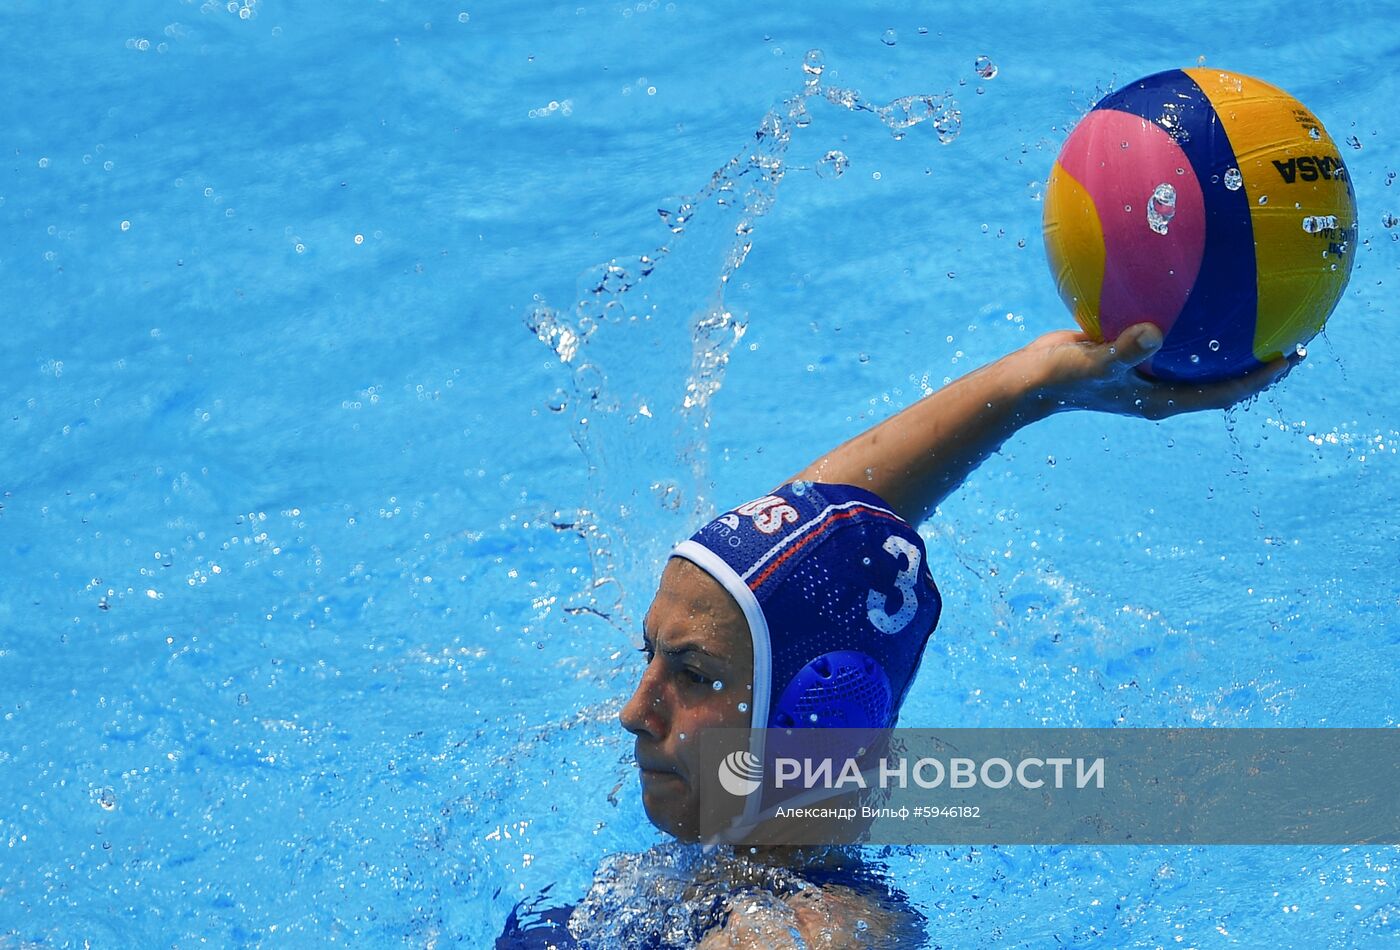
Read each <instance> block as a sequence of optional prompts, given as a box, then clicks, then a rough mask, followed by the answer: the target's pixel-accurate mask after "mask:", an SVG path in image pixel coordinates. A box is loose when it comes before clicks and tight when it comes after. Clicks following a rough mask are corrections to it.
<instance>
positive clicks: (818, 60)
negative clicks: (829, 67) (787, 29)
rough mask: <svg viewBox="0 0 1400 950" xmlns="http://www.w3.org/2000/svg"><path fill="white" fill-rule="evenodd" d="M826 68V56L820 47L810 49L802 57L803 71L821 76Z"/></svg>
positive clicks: (810, 74)
mask: <svg viewBox="0 0 1400 950" xmlns="http://www.w3.org/2000/svg"><path fill="white" fill-rule="evenodd" d="M824 69H826V56H825V55H824V54H823V53H822V51H821V50H819V49H809V50H808V51H807V55H806V56H804V57H802V71H803V72H804V73H806V74H807V75H809V76H820V75H821V74H822V71H823V70H824Z"/></svg>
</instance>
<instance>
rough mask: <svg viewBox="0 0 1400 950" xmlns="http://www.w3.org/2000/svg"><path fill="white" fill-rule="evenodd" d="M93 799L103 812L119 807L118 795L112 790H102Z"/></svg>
mask: <svg viewBox="0 0 1400 950" xmlns="http://www.w3.org/2000/svg"><path fill="white" fill-rule="evenodd" d="M93 798H94V800H95V801H96V802H97V804H98V806H99V807H101V808H102V810H103V811H112V810H113V809H114V808H116V807H117V793H116V792H114V791H112V790H111V789H110V788H104V789H100V790H99V791H98V792H97V794H96V795H94V796H93Z"/></svg>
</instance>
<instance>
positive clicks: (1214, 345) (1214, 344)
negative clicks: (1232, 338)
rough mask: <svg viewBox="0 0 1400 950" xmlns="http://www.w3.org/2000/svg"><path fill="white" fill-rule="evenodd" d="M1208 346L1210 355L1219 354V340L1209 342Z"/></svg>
mask: <svg viewBox="0 0 1400 950" xmlns="http://www.w3.org/2000/svg"><path fill="white" fill-rule="evenodd" d="M1208 345H1209V346H1210V351H1211V352H1212V353H1219V352H1220V341H1219V340H1211V341H1210V343H1209V344H1208Z"/></svg>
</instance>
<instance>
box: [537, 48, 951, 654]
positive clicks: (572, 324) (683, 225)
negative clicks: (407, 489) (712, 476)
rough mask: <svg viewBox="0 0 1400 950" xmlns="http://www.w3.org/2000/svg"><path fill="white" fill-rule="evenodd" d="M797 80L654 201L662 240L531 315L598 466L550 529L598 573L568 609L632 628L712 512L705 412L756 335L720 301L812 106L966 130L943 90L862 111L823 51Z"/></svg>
mask: <svg viewBox="0 0 1400 950" xmlns="http://www.w3.org/2000/svg"><path fill="white" fill-rule="evenodd" d="M802 72H803V84H802V87H801V88H800V89H799V90H798V91H797V92H796V93H795V94H793V95H791V96H789V97H788V98H787V99H786V100H784V101H783V102H782V103H781V105H780V106H779V107H777V108H775V109H774V110H773V111H771V112H769V113H768V114H767V115H765V116H764V117H763V119H762V121H761V122H760V123H759V125H758V127H757V128H756V129H755V130H754V132H753V136H752V139H751V141H750V142H749V143H748V146H747V147H746V148H744V149H743V150H742V151H740V152H738V153H737V154H735V155H734V156H733V157H731V158H730V159H729V160H728V161H727V162H725V163H724V164H722V165H721V166H720V167H719V168H717V169H715V170H714V172H713V173H712V174H711V175H710V177H709V179H708V181H707V182H706V183H705V184H704V185H703V187H701V188H700V189H699V190H698V191H696V192H694V193H692V194H688V195H683V196H679V197H675V198H671V199H668V200H666V201H663V202H661V203H660V204H659V206H658V208H657V216H658V217H659V218H660V220H661V223H662V225H663V228H664V233H665V243H663V244H661V245H660V246H658V247H656V248H655V249H654V250H652V251H651V252H649V253H647V254H642V255H639V256H637V257H635V258H626V259H624V258H616V259H614V260H611V261H607V262H605V263H602V264H599V265H596V266H595V267H592V268H590V269H589V270H588V271H586V272H585V273H584V274H583V275H582V276H581V277H580V279H579V281H578V285H577V286H578V292H577V294H576V297H575V302H574V305H573V307H572V308H569V309H565V308H555V307H552V306H550V305H549V304H548V303H547V302H546V301H545V300H544V299H543V298H540V297H538V296H537V297H536V300H535V305H534V306H533V307H532V308H531V309H530V311H529V312H528V313H527V314H526V317H525V325H526V328H527V329H528V330H529V331H530V333H531V334H532V335H534V336H535V337H536V338H537V339H539V340H540V341H541V342H542V343H544V344H545V346H547V347H548V348H549V349H550V350H551V351H552V352H553V354H554V356H555V357H556V358H557V360H558V362H559V364H560V367H561V369H563V370H564V371H565V372H566V373H567V374H568V377H569V378H568V382H567V384H566V385H565V386H564V387H562V390H563V391H562V392H560V393H556V394H555V396H554V397H553V398H551V399H550V400H549V401H548V408H549V409H550V410H551V412H552V413H557V414H558V415H560V416H563V417H565V418H569V419H570V420H571V428H570V435H571V437H572V438H573V441H574V443H575V444H576V445H577V447H578V449H579V451H580V452H581V453H582V454H583V456H584V459H585V460H586V462H587V465H588V475H589V485H590V494H591V497H590V499H589V500H588V501H587V502H586V503H585V504H583V505H581V506H580V507H579V508H578V509H576V510H574V511H563V512H556V513H555V514H554V516H553V517H552V518H551V519H550V521H551V523H553V524H555V525H556V530H558V531H560V532H561V533H564V534H566V535H568V536H569V537H571V538H572V539H574V540H575V541H576V542H578V543H581V544H582V545H583V546H584V548H585V550H586V551H587V558H588V563H589V573H590V577H589V578H588V579H587V580H586V583H585V585H584V586H583V587H582V588H581V589H580V590H578V591H576V592H575V593H574V594H573V595H572V596H571V598H570V600H569V602H568V603H567V604H566V605H564V606H563V608H562V609H563V610H564V611H565V612H566V613H569V614H571V615H576V616H579V615H588V616H596V617H599V618H602V619H604V620H606V621H607V622H609V623H611V624H613V625H614V626H616V627H617V628H619V629H620V630H625V631H628V632H630V631H631V629H632V628H633V627H634V626H635V623H634V620H633V617H632V613H633V610H632V608H640V607H641V606H642V605H641V604H630V603H629V602H628V601H629V590H630V589H631V587H632V586H633V585H632V583H631V580H632V579H633V578H634V577H635V580H636V582H637V585H638V586H639V587H640V586H643V585H645V586H647V587H648V588H649V585H650V584H651V583H653V582H654V576H652V571H653V569H654V568H655V567H656V566H657V565H659V564H660V563H662V562H663V560H664V556H665V545H666V543H667V541H668V540H669V539H672V538H674V537H681V536H683V535H684V534H685V533H687V532H688V531H689V530H690V528H692V527H693V526H694V524H696V523H697V522H699V521H702V520H704V519H705V518H707V517H709V516H710V514H712V512H713V505H712V504H711V502H710V499H709V496H708V492H709V484H710V483H709V479H708V474H707V472H708V464H707V454H708V445H709V443H708V428H709V423H710V404H711V402H712V401H713V399H714V397H715V394H716V393H718V392H719V391H720V389H721V387H722V385H723V381H724V374H725V370H726V367H727V366H728V362H729V359H730V356H731V354H732V353H733V350H734V348H735V346H737V345H738V344H739V342H740V341H741V340H742V339H743V337H744V333H745V331H746V329H747V322H746V320H745V318H744V315H743V314H742V313H736V312H735V311H734V310H733V309H731V308H730V307H729V306H728V305H727V304H726V301H725V294H726V289H727V287H728V285H729V283H730V281H731V279H732V278H733V276H734V274H735V272H736V271H738V269H739V268H741V267H742V266H743V265H744V263H745V261H746V260H747V259H748V257H749V254H750V252H751V251H752V249H753V246H754V240H755V235H756V232H757V230H758V228H759V225H760V222H761V220H762V219H763V217H764V216H765V215H767V214H768V213H769V212H770V211H771V210H772V208H773V206H774V203H775V202H776V200H777V195H778V188H779V187H780V186H781V184H782V182H783V179H784V178H785V176H786V174H787V172H788V171H789V170H790V169H791V168H794V167H797V168H801V167H802V166H790V165H789V163H788V152H789V150H790V148H791V144H792V139H793V136H794V135H795V134H806V130H808V129H809V128H810V127H811V126H812V111H813V107H814V106H815V105H817V104H819V103H827V104H830V105H832V106H835V107H837V108H840V109H845V110H849V111H851V112H857V113H869V114H870V115H872V116H874V117H875V118H876V119H878V120H879V121H880V122H881V123H882V124H883V125H884V126H885V127H886V128H888V129H889V130H890V132H891V134H892V135H893V136H894V138H896V139H903V138H905V136H906V135H908V134H909V133H910V130H912V129H914V128H915V127H917V126H920V125H927V126H928V127H929V128H930V129H931V130H932V132H933V135H934V137H936V138H937V139H938V140H939V141H940V142H943V143H947V142H951V141H952V140H953V139H955V138H956V137H957V135H958V133H959V132H960V131H961V127H962V115H961V112H960V111H959V109H958V104H957V103H956V102H955V101H954V99H953V98H952V97H951V96H950V95H948V94H946V93H945V94H943V95H934V94H920V95H910V96H903V97H900V98H897V99H894V100H893V101H891V102H889V103H885V104H879V103H871V102H868V101H866V100H865V99H864V98H863V97H862V96H861V95H860V93H859V92H858V91H857V90H855V89H849V88H844V87H840V86H836V85H832V84H828V83H825V82H824V77H825V75H826V72H827V70H826V61H825V56H824V55H823V53H822V51H821V50H817V49H814V50H810V51H808V53H807V54H806V55H805V56H804V57H803V60H802ZM849 164H850V162H849V159H848V158H847V157H846V155H845V154H844V153H843V152H841V151H838V150H836V149H830V150H827V151H826V152H825V154H824V157H823V158H822V160H821V161H820V162H818V163H816V167H815V168H814V169H810V170H813V171H815V173H816V174H818V175H821V176H823V177H832V178H835V177H839V176H840V175H841V174H842V173H843V172H844V171H845V170H846V168H847V167H848V166H849ZM681 248H684V249H685V251H684V253H683V254H682V253H678V252H679V250H680V249H681ZM605 329H606V332H605ZM686 337H688V338H689V347H688V351H687V348H685V346H684V344H683V342H682V341H684V340H685V339H686ZM638 354H646V359H639V358H638ZM638 406H642V407H649V408H648V409H647V411H646V412H642V411H639V410H638V409H637V407H638ZM666 407H674V409H673V410H672V409H668V408H666ZM647 486H650V490H649V489H648V488H647ZM659 486H660V487H659ZM661 487H664V489H665V490H664V491H662V490H661ZM643 513H644V514H645V517H640V516H641V515H642V514H643ZM633 525H637V526H638V527H637V528H636V529H635V530H634V529H633V527H632V526H633ZM624 552H625V558H624ZM633 572H635V574H634V573H633Z"/></svg>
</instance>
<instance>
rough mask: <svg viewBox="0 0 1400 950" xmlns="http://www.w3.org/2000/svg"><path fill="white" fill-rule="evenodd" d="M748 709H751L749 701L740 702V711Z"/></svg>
mask: <svg viewBox="0 0 1400 950" xmlns="http://www.w3.org/2000/svg"><path fill="white" fill-rule="evenodd" d="M748 711H749V704H748V703H740V704H739V712H748Z"/></svg>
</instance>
